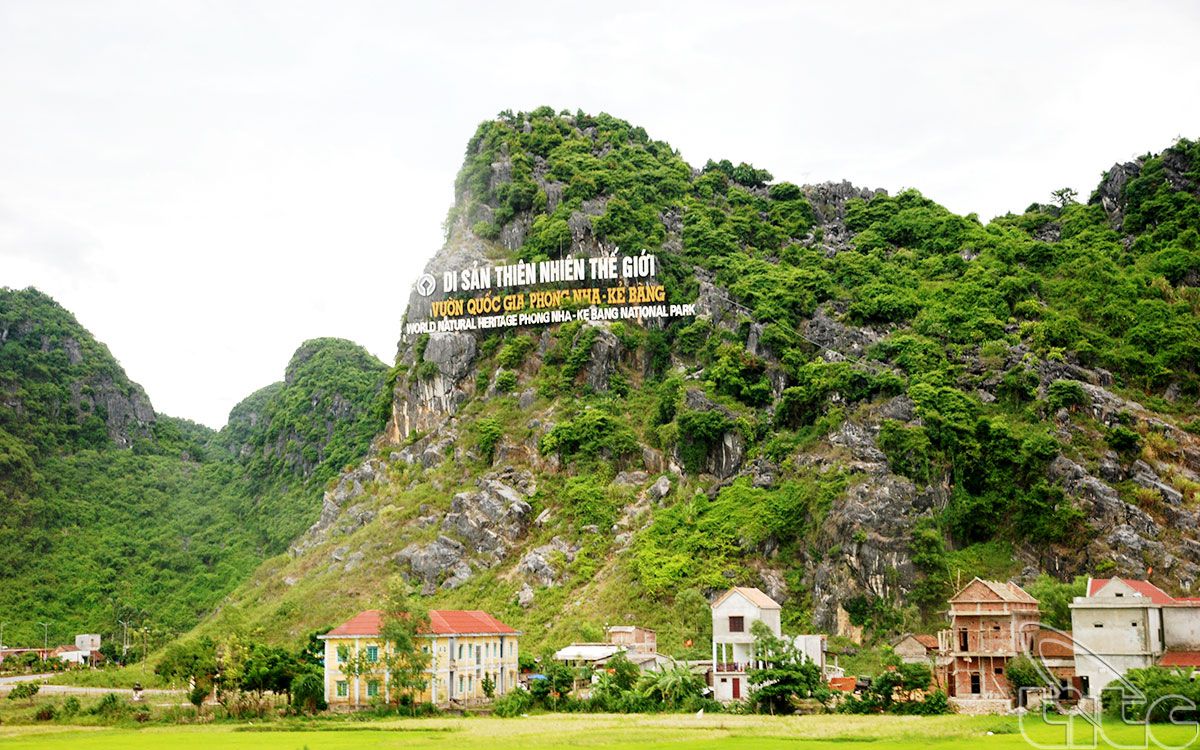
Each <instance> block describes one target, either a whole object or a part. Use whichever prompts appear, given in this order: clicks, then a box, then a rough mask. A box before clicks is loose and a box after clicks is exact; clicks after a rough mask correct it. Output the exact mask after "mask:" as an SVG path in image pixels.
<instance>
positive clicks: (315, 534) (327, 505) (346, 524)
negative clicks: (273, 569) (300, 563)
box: [288, 459, 383, 557]
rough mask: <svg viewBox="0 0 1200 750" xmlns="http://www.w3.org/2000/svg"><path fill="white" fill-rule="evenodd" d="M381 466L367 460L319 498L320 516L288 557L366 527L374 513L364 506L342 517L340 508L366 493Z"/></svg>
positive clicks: (351, 509)
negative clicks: (332, 537) (339, 534)
mask: <svg viewBox="0 0 1200 750" xmlns="http://www.w3.org/2000/svg"><path fill="white" fill-rule="evenodd" d="M382 472H383V465H382V464H381V463H380V462H379V461H377V460H375V459H367V460H366V461H364V462H363V463H362V464H360V465H359V466H357V467H355V468H354V469H352V470H350V471H348V472H346V473H345V474H343V475H342V476H341V477H339V478H338V481H337V484H336V485H335V486H334V488H333V489H331V490H327V491H326V492H325V494H324V495H323V496H322V497H321V515H320V517H319V518H318V519H317V522H316V523H314V524H313V525H312V526H310V527H309V528H308V531H307V532H306V533H305V534H304V536H303V537H301V538H300V539H299V540H297V541H296V542H295V543H294V544H292V546H291V547H290V548H289V549H288V551H289V553H290V554H291V555H292V557H298V556H300V555H302V554H304V553H305V552H307V551H308V550H309V549H312V548H313V547H315V546H317V545H318V544H321V543H322V542H324V541H326V540H327V539H328V538H329V537H331V536H332V535H334V534H335V533H341V534H350V533H353V532H354V531H356V530H358V529H359V528H360V527H362V526H364V525H366V524H367V523H370V521H372V520H373V519H374V518H375V512H374V511H372V510H369V509H367V508H366V506H364V505H356V506H354V507H353V508H350V509H349V510H348V511H346V512H345V513H343V512H342V511H343V508H345V507H346V506H347V504H348V503H349V502H350V501H351V500H354V499H355V498H357V497H360V496H362V494H363V493H364V492H366V488H367V486H368V485H370V484H372V483H373V482H376V481H378V480H379V479H380V477H381V473H382Z"/></svg>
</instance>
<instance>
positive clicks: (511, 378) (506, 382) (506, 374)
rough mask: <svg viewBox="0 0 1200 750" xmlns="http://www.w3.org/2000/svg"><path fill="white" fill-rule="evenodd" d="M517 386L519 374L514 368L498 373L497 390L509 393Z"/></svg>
mask: <svg viewBox="0 0 1200 750" xmlns="http://www.w3.org/2000/svg"><path fill="white" fill-rule="evenodd" d="M516 387H517V374H516V373H515V372H513V371H512V370H501V371H500V372H498V373H496V392H497V393H509V392H511V391H512V390H513V389H515V388H516Z"/></svg>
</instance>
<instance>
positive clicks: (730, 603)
mask: <svg viewBox="0 0 1200 750" xmlns="http://www.w3.org/2000/svg"><path fill="white" fill-rule="evenodd" d="M780 611H781V607H780V606H779V603H778V602H776V601H775V600H774V599H772V598H771V597H769V596H767V595H766V594H764V593H763V592H761V591H759V590H758V589H756V588H745V587H740V586H739V587H737V588H732V589H729V590H728V591H726V592H725V593H724V594H721V595H720V596H719V597H717V599H716V600H715V601H714V602H713V603H712V629H713V648H712V673H711V674H712V689H713V698H715V699H716V700H719V701H722V702H728V701H735V700H742V699H743V698H745V697H746V695H747V694H748V693H749V687H750V686H749V684H748V683H747V679H746V672H747V671H748V670H749V669H750V668H751V667H752V666H754V665H755V661H754V635H753V634H752V633H751V632H750V628H751V626H753V625H754V623H756V622H761V623H763V624H764V625H766V626H767V628H768V629H769V630H770V631H771V632H772V633H773V634H774V635H775V636H776V637H781V636H782V632H783V631H782V630H781V627H780Z"/></svg>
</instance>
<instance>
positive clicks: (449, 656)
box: [320, 609, 521, 707]
mask: <svg viewBox="0 0 1200 750" xmlns="http://www.w3.org/2000/svg"><path fill="white" fill-rule="evenodd" d="M382 627H383V612H381V611H380V610H377V609H371V610H367V611H365V612H360V613H358V614H357V615H355V616H354V617H352V618H351V619H350V620H347V621H346V622H345V623H343V624H341V625H339V626H338V627H336V628H334V629H333V630H331V631H329V632H328V633H326V634H325V635H323V636H320V638H321V640H323V641H324V642H325V700H326V702H327V703H329V705H330V706H335V707H336V706H342V707H354V706H364V705H367V704H369V703H370V702H371V701H372V699H379V700H385V701H386V700H390V699H391V686H390V685H389V675H388V673H387V669H386V667H385V666H384V664H383V662H384V660H385V658H386V656H387V649H388V646H387V644H386V643H384V642H383V640H382V638H381V637H380V632H381V630H382ZM419 635H420V636H421V638H422V639H423V640H424V641H425V642H424V644H423V645H422V650H424V651H425V653H427V654H429V655H430V662H429V666H428V667H427V668H426V670H425V671H426V673H427V675H428V680H427V682H426V685H425V688H424V689H423V690H422V691H421V693H420V695H418V696H417V700H418V701H422V702H429V703H434V704H438V705H446V704H449V703H451V702H454V703H459V704H470V703H475V702H479V701H481V700H483V699H484V698H485V695H484V692H483V680H484V676H485V675H486V676H487V677H490V678H491V680H492V682H493V683H494V684H495V695H497V696H500V695H504V694H505V693H507V692H509V691H510V690H512V689H513V688H514V687H516V686H517V669H518V668H517V638H518V637H519V636H520V635H521V633H520V632H519V631H517V630H514V629H513V628H511V627H509V626H508V625H505V624H504V623H502V622H500V621H499V620H497V619H496V618H495V617H492V616H491V615H489V614H488V613H487V612H482V611H479V610H457V609H432V610H430V611H429V627H428V628H427V629H424V630H423V631H422V632H421V633H420V634H419ZM363 657H365V659H366V661H367V663H368V664H373V663H376V662H379V663H380V666H379V669H378V670H368V671H367V673H365V674H359V675H353V674H349V673H348V672H347V662H348V661H350V660H351V659H358V658H363Z"/></svg>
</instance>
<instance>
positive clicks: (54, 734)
mask: <svg viewBox="0 0 1200 750" xmlns="http://www.w3.org/2000/svg"><path fill="white" fill-rule="evenodd" d="M1106 729H1107V730H1108V731H1110V732H1111V734H1112V737H1113V738H1114V739H1116V740H1118V741H1120V742H1121V743H1122V744H1125V745H1127V746H1142V745H1143V742H1142V740H1141V734H1140V732H1139V731H1138V729H1137V728H1133V727H1123V726H1122V727H1116V726H1111V727H1106ZM1157 732H1158V739H1159V740H1160V741H1162V742H1163V743H1164V744H1169V745H1174V746H1185V745H1186V744H1187V743H1188V742H1189V740H1191V739H1192V738H1193V736H1194V735H1193V733H1191V732H1189V731H1188V730H1187V728H1185V727H1160V728H1159V729H1158V730H1157ZM1033 734H1034V736H1035V738H1036V739H1037V740H1038V741H1039V742H1041V743H1043V744H1050V743H1055V742H1057V743H1061V742H1062V739H1061V737H1062V735H1061V733H1058V734H1056V733H1055V730H1054V728H1052V727H1048V726H1045V725H1037V726H1035V728H1034V732H1033ZM1077 739H1078V736H1077ZM1150 744H1151V746H1153V743H1150ZM0 745H2V746H3V747H4V748H5V750H9V749H12V750H21V749H24V748H72V750H74V749H76V748H77V749H78V750H110V749H115V748H130V749H132V750H138V749H139V748H146V749H149V748H177V749H179V750H224V749H226V748H229V749H231V750H233V749H240V748H246V749H247V750H250V749H251V748H253V750H305V749H307V750H341V749H342V748H345V749H346V750H349V749H350V748H432V747H438V748H443V747H444V748H451V747H453V748H455V749H456V750H459V749H463V750H471V748H486V749H487V750H518V749H519V750H534V749H536V748H556V747H572V748H628V749H629V750H633V748H676V747H681V746H687V747H713V748H804V749H805V750H808V749H810V748H811V749H812V750H822V749H824V748H829V749H831V750H832V748H843V749H844V748H847V747H857V746H860V745H863V746H869V747H871V748H873V749H875V750H893V749H895V750H901V749H904V750H911V749H915V748H921V749H922V750H928V749H931V748H932V749H936V748H946V749H947V750H948V749H949V748H983V749H984V750H989V749H993V748H994V749H995V750H1002V749H1004V748H1028V747H1029V745H1028V744H1027V743H1026V741H1025V739H1024V738H1023V737H1022V735H1021V733H1020V730H1019V728H1018V725H1017V720H1016V719H1014V718H1008V717H963V716H941V717H915V716H914V717H901V716H870V717H866V716H836V715H834V716H810V717H769V716H721V715H709V716H679V715H671V716H610V715H542V716H531V717H527V718H520V719H495V718H469V719H460V718H455V719H417V720H405V721H372V722H362V723H357V722H355V723H345V724H343V723H329V722H325V723H321V724H309V725H307V726H306V725H305V724H303V723H285V722H276V723H272V724H270V725H264V726H254V725H220V726H179V727H147V728H144V729H119V728H118V729H107V728H94V727H89V728H71V727H50V726H25V727H6V726H0ZM1083 746H1086V745H1080V747H1083ZM1107 746H1108V745H1106V744H1105V743H1104V742H1101V743H1100V745H1099V747H1107ZM1197 746H1198V747H1200V745H1197Z"/></svg>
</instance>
